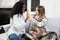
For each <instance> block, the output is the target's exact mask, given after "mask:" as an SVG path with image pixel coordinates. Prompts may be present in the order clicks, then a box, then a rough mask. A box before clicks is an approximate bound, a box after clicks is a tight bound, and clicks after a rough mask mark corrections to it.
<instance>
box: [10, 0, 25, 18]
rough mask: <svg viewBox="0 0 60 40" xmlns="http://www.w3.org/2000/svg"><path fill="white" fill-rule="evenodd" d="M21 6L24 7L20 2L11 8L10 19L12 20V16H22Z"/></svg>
mask: <svg viewBox="0 0 60 40" xmlns="http://www.w3.org/2000/svg"><path fill="white" fill-rule="evenodd" d="M23 5H24V3H23V2H21V1H19V2H17V3H16V4H15V5H14V6H13V8H12V10H11V15H10V17H11V18H13V16H14V15H15V14H21V15H22V14H23V11H22V8H23Z"/></svg>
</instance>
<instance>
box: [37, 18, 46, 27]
mask: <svg viewBox="0 0 60 40" xmlns="http://www.w3.org/2000/svg"><path fill="white" fill-rule="evenodd" d="M36 24H37V26H38V27H42V26H44V25H46V24H47V19H46V18H44V19H43V20H42V21H41V22H36Z"/></svg>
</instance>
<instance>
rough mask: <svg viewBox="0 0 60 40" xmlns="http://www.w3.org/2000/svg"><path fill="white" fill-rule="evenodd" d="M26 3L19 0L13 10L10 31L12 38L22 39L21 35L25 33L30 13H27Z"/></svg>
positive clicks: (10, 37)
mask: <svg viewBox="0 0 60 40" xmlns="http://www.w3.org/2000/svg"><path fill="white" fill-rule="evenodd" d="M25 9H26V8H25V4H24V3H23V2H21V1H19V2H17V3H16V4H15V5H14V7H13V9H12V12H11V14H12V15H11V20H12V22H11V27H10V29H9V31H8V36H9V39H10V40H22V38H21V35H22V34H23V33H25V24H26V22H27V20H28V13H25Z"/></svg>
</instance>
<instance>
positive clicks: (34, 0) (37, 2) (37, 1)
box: [31, 0, 40, 11]
mask: <svg viewBox="0 0 60 40" xmlns="http://www.w3.org/2000/svg"><path fill="white" fill-rule="evenodd" d="M38 5H40V0H31V11H35V7H36V6H38Z"/></svg>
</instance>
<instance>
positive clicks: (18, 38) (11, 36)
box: [9, 34, 22, 40]
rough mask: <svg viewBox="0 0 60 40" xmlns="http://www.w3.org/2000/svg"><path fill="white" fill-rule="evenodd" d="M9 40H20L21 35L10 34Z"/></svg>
mask: <svg viewBox="0 0 60 40" xmlns="http://www.w3.org/2000/svg"><path fill="white" fill-rule="evenodd" d="M9 39H10V40H22V38H21V34H19V36H17V35H16V34H11V35H9Z"/></svg>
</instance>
